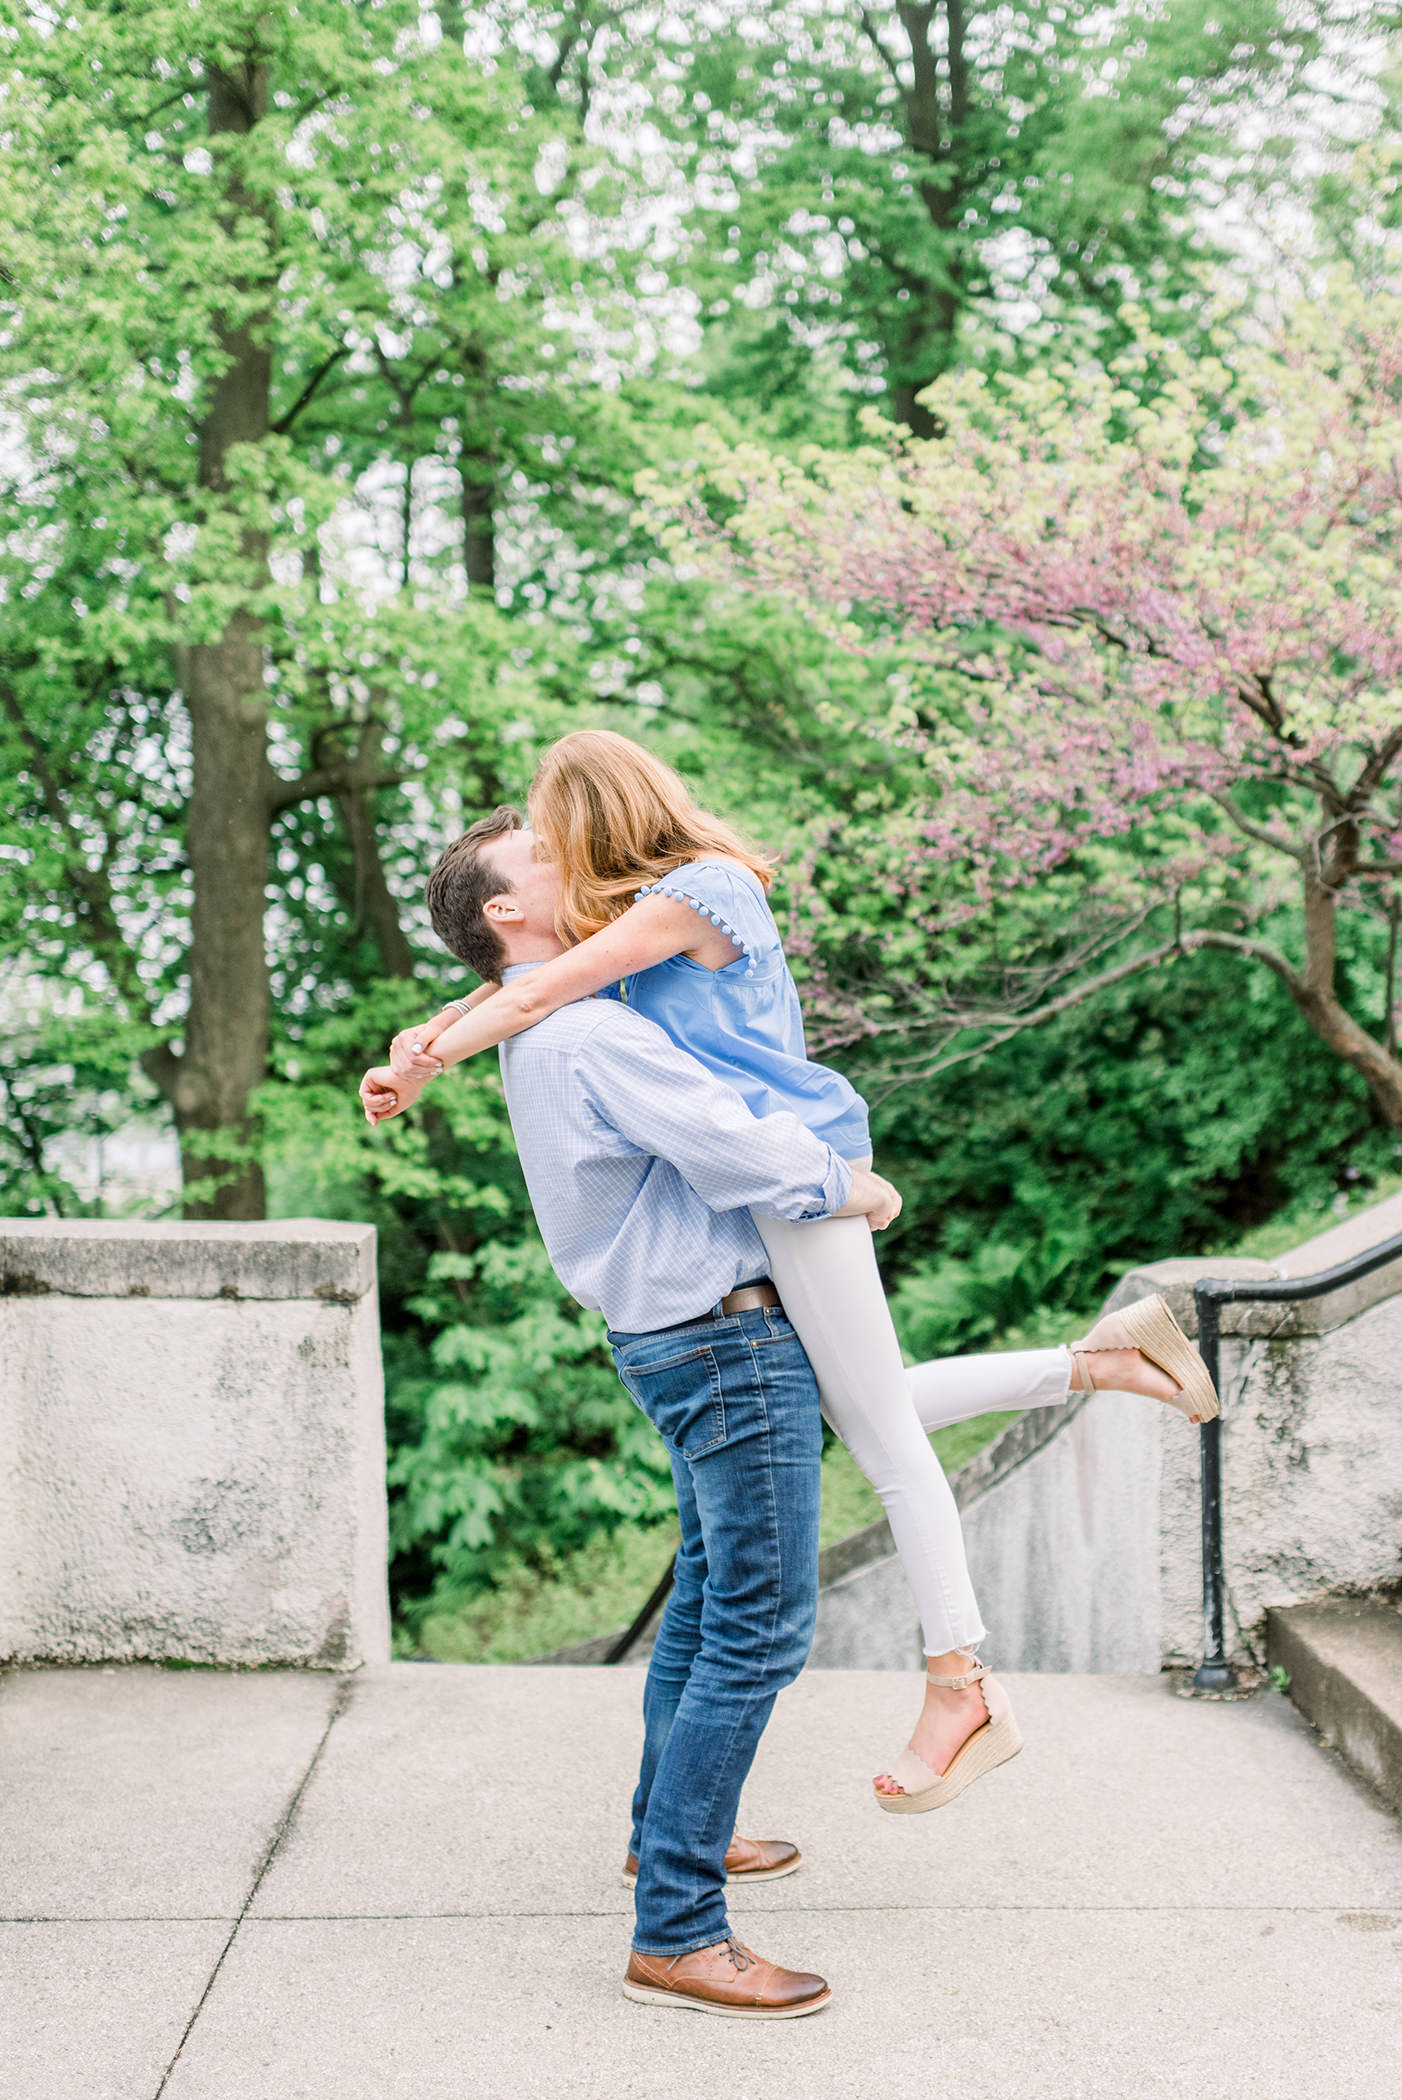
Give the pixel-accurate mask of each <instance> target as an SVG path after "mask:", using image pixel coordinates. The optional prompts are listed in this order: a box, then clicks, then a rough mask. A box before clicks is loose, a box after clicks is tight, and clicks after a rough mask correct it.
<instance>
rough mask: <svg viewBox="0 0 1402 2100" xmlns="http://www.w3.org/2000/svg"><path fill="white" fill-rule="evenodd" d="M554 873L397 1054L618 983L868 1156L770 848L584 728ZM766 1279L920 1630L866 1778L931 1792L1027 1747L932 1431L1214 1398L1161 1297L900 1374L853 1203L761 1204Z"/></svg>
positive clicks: (419, 1064) (491, 1028) (898, 1799)
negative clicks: (913, 1668)
mask: <svg viewBox="0 0 1402 2100" xmlns="http://www.w3.org/2000/svg"><path fill="white" fill-rule="evenodd" d="M530 814H531V822H532V826H533V828H534V832H535V836H536V839H537V842H538V848H539V851H540V852H541V854H542V855H543V856H544V857H545V858H547V859H549V860H551V861H553V862H554V863H555V864H556V867H557V869H558V875H559V889H560V906H559V920H558V924H559V930H560V934H561V937H562V938H563V939H564V940H566V941H567V942H570V943H572V944H573V945H572V946H571V949H570V952H569V953H568V954H567V955H563V956H561V957H559V958H558V959H557V960H556V961H554V962H549V963H546V964H544V965H543V966H542V967H541V968H539V969H536V970H533V971H532V972H531V973H530V974H529V975H528V976H526V977H522V978H520V979H516V980H513V982H512V983H511V984H510V985H508V986H505V987H503V988H497V987H490V986H484V987H482V988H481V989H480V990H479V991H478V992H476V993H474V994H473V997H472V999H471V1000H469V1001H466V1002H456V1001H455V1002H454V1004H453V1006H452V1007H450V1008H447V1009H445V1010H444V1012H442V1013H441V1014H438V1015H436V1016H435V1017H434V1019H433V1020H432V1021H430V1022H428V1023H426V1024H425V1025H424V1026H422V1027H420V1028H417V1029H410V1030H407V1031H406V1032H405V1033H404V1034H402V1035H399V1036H397V1037H396V1038H395V1042H394V1046H393V1050H392V1052H391V1063H392V1065H393V1067H394V1069H395V1070H397V1071H399V1072H401V1073H404V1074H406V1075H407V1074H410V1073H412V1074H413V1075H414V1076H415V1077H417V1078H418V1079H420V1080H422V1078H423V1077H424V1075H425V1074H428V1073H436V1072H439V1071H442V1070H444V1069H445V1068H446V1067H447V1066H448V1065H451V1064H456V1063H458V1062H459V1061H460V1060H461V1059H462V1058H464V1057H470V1056H472V1055H474V1054H475V1053H476V1052H478V1051H480V1050H486V1049H489V1048H491V1047H492V1046H493V1045H495V1044H497V1043H500V1042H503V1041H505V1039H506V1038H507V1037H508V1036H511V1035H514V1034H516V1033H517V1032H518V1031H519V1030H521V1029H523V1028H529V1027H530V1026H531V1025H532V1024H533V1023H534V1022H536V1021H538V1020H541V1019H542V1018H543V1017H544V1016H545V1015H546V1014H548V1013H553V1012H554V1011H555V1010H556V1008H557V1007H560V1006H563V1005H565V1004H567V1003H568V1002H569V1001H571V1000H574V999H579V998H583V997H586V996H588V995H590V994H592V993H596V992H600V991H603V990H604V989H605V988H607V987H610V986H613V985H615V984H617V983H619V982H620V980H621V981H623V983H624V986H625V996H626V997H627V999H628V1001H629V1002H630V1004H632V1005H633V1006H635V1007H636V1008H637V1009H638V1011H639V1012H641V1013H643V1014H645V1015H647V1016H648V1017H649V1018H650V1019H652V1020H654V1021H656V1022H657V1023H658V1024H659V1025H660V1026H661V1027H663V1028H664V1029H666V1031H667V1033H668V1034H669V1035H670V1036H671V1037H672V1038H673V1040H674V1041H675V1042H676V1043H678V1044H679V1045H680V1046H681V1047H682V1048H683V1049H685V1050H688V1051H690V1052H691V1053H692V1055H693V1056H695V1057H698V1058H699V1059H700V1060H701V1062H702V1063H703V1064H705V1065H707V1066H709V1067H710V1069H711V1070H712V1071H713V1072H715V1073H717V1074H718V1075H719V1076H720V1077H721V1078H723V1079H725V1080H726V1081H728V1082H729V1084H730V1085H732V1086H733V1087H735V1089H736V1090H737V1091H738V1092H739V1093H740V1094H741V1095H742V1096H743V1098H744V1099H745V1101H746V1102H747V1104H748V1105H749V1107H750V1108H751V1109H752V1110H753V1111H754V1112H755V1114H757V1115H764V1114H767V1113H769V1112H771V1111H773V1110H775V1109H788V1110H790V1111H791V1112H792V1113H793V1114H795V1115H796V1116H798V1117H799V1119H800V1120H801V1121H802V1122H803V1123H805V1124H806V1125H807V1127H808V1128H809V1129H811V1130H812V1131H814V1132H815V1134H816V1135H817V1136H819V1137H821V1138H823V1139H824V1140H825V1141H826V1142H827V1143H828V1144H830V1145H831V1146H832V1147H833V1148H834V1150H835V1151H837V1152H839V1153H840V1154H841V1155H842V1156H843V1157H844V1158H845V1159H848V1160H851V1161H853V1162H854V1163H859V1164H861V1165H863V1166H866V1165H869V1164H870V1154H871V1147H870V1141H869V1137H868V1128H867V1111H866V1105H865V1103H864V1102H863V1101H862V1100H861V1098H860V1096H859V1095H858V1094H857V1093H856V1092H855V1091H854V1090H853V1088H852V1087H851V1086H850V1085H849V1084H848V1082H847V1081H846V1080H845V1079H844V1078H842V1077H841V1075H840V1074H839V1073H837V1072H834V1071H831V1070H829V1069H828V1068H827V1067H826V1066H823V1065H819V1064H815V1063H814V1062H813V1061H812V1060H811V1059H810V1058H809V1057H808V1055H807V1052H806V1049H805V1047H804V1040H803V1021H802V1015H801V1013H800V1010H799V1003H798V993H797V990H796V988H795V985H794V981H793V977H792V975H791V974H790V972H789V969H788V966H787V963H786V962H785V959H784V952H783V946H782V943H781V941H780V938H779V933H778V929H777V928H776V926H775V923H774V920H773V917H772V915H771V913H770V911H769V907H768V904H767V902H766V892H767V891H768V888H769V886H770V883H771V881H772V879H773V878H772V873H771V868H770V865H769V863H768V862H767V861H766V860H765V859H764V858H763V857H762V856H761V855H760V854H758V853H756V852H755V851H754V850H753V849H752V848H751V847H749V846H748V845H746V844H745V842H744V841H743V840H742V839H741V838H740V836H739V835H738V833H736V832H735V831H733V830H732V829H731V828H730V826H729V825H727V824H725V823H723V822H721V821H720V820H719V819H718V818H716V817H713V816H711V815H709V814H707V813H706V812H705V811H703V810H700V809H698V808H697V807H696V805H695V804H694V803H693V801H692V799H691V796H690V795H689V793H688V792H687V790H686V788H685V786H684V785H683V783H682V781H681V780H680V779H679V778H678V776H677V775H676V774H675V773H674V772H673V771H672V770H671V768H670V767H668V766H666V765H664V764H662V763H661V761H660V760H658V759H656V758H654V757H653V756H652V755H651V754H650V753H649V752H647V751H645V750H643V748H642V747H641V746H640V745H638V744H635V743H633V742H632V741H631V740H630V739H629V738H627V737H623V736H618V735H616V734H614V733H613V732H612V731H609V730H580V731H577V732H575V733H574V734H573V735H571V736H567V737H564V738H562V739H561V741H560V742H559V743H557V744H555V745H554V746H553V747H552V748H551V749H550V750H549V751H548V752H547V753H546V755H545V758H544V759H543V760H542V762H541V766H540V769H539V771H538V773H537V775H536V778H535V781H534V783H533V785H532V788H531V792H530ZM755 1224H756V1226H757V1228H758V1230H759V1232H760V1234H761V1236H762V1237H763V1240H764V1244H765V1247H766V1250H767V1252H768V1255H769V1264H770V1274H771V1276H772V1278H773V1280H774V1283H775V1285H776V1286H777V1288H778V1291H779V1295H780V1298H781V1300H782V1303H783V1306H784V1309H785V1311H786V1313H787V1314H788V1317H789V1319H790V1320H791V1321H792V1323H793V1325H794V1327H795V1328H796V1329H797V1331H798V1334H799V1336H800V1338H801V1340H802V1342H803V1345H804V1347H805V1349H806V1350H807V1353H808V1356H809V1360H810V1361H811V1363H812V1365H813V1369H814V1372H815V1374H816V1377H817V1381H818V1386H819V1390H820V1392H821V1395H822V1402H823V1412H824V1415H825V1416H826V1418H827V1420H828V1421H829V1422H830V1423H831V1424H832V1427H833V1428H834V1429H835V1430H836V1432H837V1434H838V1435H839V1436H840V1437H841V1438H842V1440H843V1442H844V1443H845V1444H846V1445H847V1447H848V1449H849V1450H850V1451H851V1453H852V1456H853V1457H854V1458H855V1460H856V1461H857V1464H858V1465H859V1466H860V1467H861V1469H862V1471H863V1472H864V1473H865V1474H866V1476H867V1478H868V1479H869V1480H870V1481H871V1484H872V1486H873V1487H874V1488H875V1490H876V1492H877V1494H878V1496H879V1497H880V1499H881V1502H882V1504H883V1506H884V1508H885V1511H886V1515H887V1518H888V1520H889V1522H890V1526H891V1532H892V1536H893V1538H894V1539H895V1543H896V1548H897V1551H898V1552H899V1554H900V1557H901V1564H902V1566H903V1568H904V1570H905V1573H906V1576H907V1578H908V1580H909V1582H910V1586H911V1589H912V1591H913V1592H914V1595H915V1598H916V1602H917V1605H918V1607H919V1611H920V1617H921V1622H922V1627H923V1630H924V1645H925V1652H926V1659H927V1664H926V1687H925V1703H924V1707H923V1709H922V1712H921V1714H920V1717H919V1719H918V1720H917V1722H916V1725H915V1729H914V1732H913V1734H912V1736H911V1740H910V1744H909V1746H908V1748H907V1749H906V1750H905V1751H904V1752H903V1753H902V1754H901V1756H900V1757H898V1758H897V1759H895V1760H894V1762H893V1763H892V1765H891V1767H890V1769H889V1771H886V1772H883V1773H882V1774H881V1775H880V1776H879V1777H878V1779H877V1780H876V1781H875V1789H876V1797H877V1800H878V1801H879V1803H880V1805H881V1807H882V1808H884V1809H887V1810H889V1811H891V1812H893V1813H896V1814H913V1813H920V1812H923V1811H924V1810H927V1809H931V1808H937V1807H940V1806H942V1805H943V1804H944V1803H945V1802H946V1801H949V1800H952V1799H953V1798H954V1796H955V1795H956V1794H958V1793H959V1792H961V1791H962V1789H963V1788H964V1787H965V1786H967V1785H968V1784H969V1782H970V1781H971V1780H972V1779H975V1778H977V1777H979V1776H980V1774H981V1773H983V1772H985V1771H989V1770H991V1769H992V1768H993V1767H994V1766H995V1765H997V1764H1001V1763H1003V1762H1004V1761H1005V1760H1006V1759H1007V1758H1009V1757H1012V1756H1013V1755H1015V1753H1016V1752H1017V1750H1018V1749H1019V1748H1020V1747H1021V1737H1020V1735H1019V1734H1018V1729H1017V1723H1016V1721H1015V1719H1014V1718H1013V1714H1012V1710H1011V1707H1010V1706H1009V1703H1008V1699H1007V1695H1006V1693H1005V1692H1004V1691H1003V1690H1002V1688H1001V1687H1000V1686H999V1685H998V1683H997V1681H996V1680H995V1679H993V1678H992V1677H990V1676H989V1675H988V1674H987V1672H986V1670H985V1669H984V1667H983V1665H982V1664H980V1663H979V1662H978V1661H977V1659H976V1656H975V1653H974V1651H975V1649H976V1647H977V1645H978V1643H979V1642H980V1641H982V1640H983V1639H984V1638H985V1629H984V1627H983V1624H982V1621H981V1619H980V1617H979V1611H978V1606H977V1603H976V1602H975V1599H974V1593H973V1587H972V1584H971V1582H970V1579H969V1571H968V1566H967V1562H966V1559H965V1554H964V1543H963V1535H962V1532H961V1529H960V1524H959V1514H958V1510H957V1508H956V1506H955V1502H954V1497H953V1494H952V1493H951V1491H950V1487H949V1483H948V1481H947V1480H946V1479H945V1476H944V1472H943V1469H942V1468H941V1466H940V1463H939V1460H938V1459H937V1458H936V1457H935V1454H934V1452H933V1450H932V1449H931V1447H930V1443H929V1434H930V1432H931V1431H932V1430H935V1429H941V1428H944V1427H947V1426H948V1425H949V1424H950V1423H953V1422H959V1421H963V1420H965V1419H967V1418H968V1417H969V1416H971V1415H979V1414H985V1413H987V1412H989V1411H991V1410H993V1409H1005V1408H1007V1409H1011V1408H1018V1409H1021V1408H1031V1407H1051V1406H1056V1405H1057V1404H1059V1403H1061V1402H1063V1401H1065V1399H1066V1397H1067V1394H1068V1392H1070V1391H1075V1390H1088V1389H1090V1388H1092V1387H1100V1388H1108V1389H1112V1390H1115V1391H1119V1392H1133V1393H1143V1394H1148V1395H1150V1396H1152V1397H1153V1398H1156V1399H1159V1400H1163V1401H1166V1402H1168V1403H1169V1404H1170V1405H1173V1406H1175V1407H1177V1408H1179V1409H1180V1410H1181V1412H1183V1413H1184V1414H1186V1415H1188V1416H1189V1418H1190V1419H1191V1420H1193V1421H1197V1420H1199V1419H1200V1418H1204V1417H1206V1416H1208V1415H1211V1414H1215V1413H1216V1412H1217V1398H1216V1394H1215V1393H1214V1392H1213V1390H1212V1386H1211V1383H1210V1381H1209V1380H1208V1378H1207V1374H1206V1372H1205V1371H1204V1369H1203V1367H1202V1363H1201V1361H1200V1359H1199V1358H1198V1356H1197V1354H1196V1352H1195V1350H1194V1349H1193V1348H1192V1345H1191V1344H1190V1343H1189V1342H1188V1340H1187V1338H1186V1337H1185V1336H1184V1335H1183V1333H1182V1331H1181V1329H1180V1328H1179V1327H1178V1325H1177V1323H1176V1321H1174V1319H1173V1317H1172V1315H1171V1313H1169V1311H1168V1308H1167V1306H1166V1305H1164V1303H1163V1301H1162V1299H1159V1298H1153V1299H1145V1300H1143V1301H1141V1303H1140V1304H1139V1305H1137V1306H1132V1307H1129V1308H1128V1309H1127V1310H1126V1311H1125V1312H1122V1313H1118V1314H1114V1315H1112V1316H1110V1317H1109V1318H1108V1319H1105V1320H1102V1321H1101V1322H1100V1323H1099V1324H1098V1325H1097V1327H1096V1328H1094V1329H1093V1330H1092V1332H1091V1333H1090V1334H1089V1335H1088V1336H1087V1337H1086V1339H1085V1341H1084V1342H1082V1343H1078V1344H1076V1345H1074V1348H1073V1349H1072V1350H1067V1349H1064V1348H1058V1349H1034V1350H1022V1351H1016V1352H1008V1353H1006V1354H1002V1355H992V1356H981V1357H955V1358H948V1359H944V1360H942V1361H939V1362H934V1363H927V1364H919V1365H916V1366H915V1367H914V1368H913V1369H911V1370H907V1369H906V1368H905V1366H904V1365H903V1363H902V1361H901V1352H900V1345H899V1343H898V1342H897V1339H896V1333H895V1329H894V1327H893V1325H892V1323H891V1316H890V1312H889V1310H888V1308H887V1304H886V1298H885V1293H884V1291H883V1289H882V1285H881V1278H880V1275H879V1272H878V1270H877V1266H876V1258H875V1253H874V1250H873V1244H872V1236H871V1232H870V1230H869V1228H868V1226H867V1224H866V1222H865V1220H863V1219H830V1220H824V1221H822V1222H819V1223H816V1224H806V1225H793V1224H789V1223H787V1222H785V1221H783V1220H780V1219H774V1218H763V1217H758V1216H757V1217H756V1218H755Z"/></svg>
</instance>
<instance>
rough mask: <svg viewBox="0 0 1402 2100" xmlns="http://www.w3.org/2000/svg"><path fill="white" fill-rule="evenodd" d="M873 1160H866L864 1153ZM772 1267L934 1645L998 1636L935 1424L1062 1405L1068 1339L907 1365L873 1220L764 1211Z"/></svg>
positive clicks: (829, 1414)
mask: <svg viewBox="0 0 1402 2100" xmlns="http://www.w3.org/2000/svg"><path fill="white" fill-rule="evenodd" d="M863 1164H865V1162H863ZM755 1224H756V1226H757V1227H758V1229H759V1232H760V1236H761V1238H762V1239H763V1241H764V1244H765V1248H766V1250H767V1252H768V1255H769V1273H770V1275H771V1276H772V1277H773V1279H774V1283H775V1285H776V1286H777V1288H778V1292H779V1296H780V1298H781V1300H782V1301H783V1306H784V1310H785V1312H786V1313H787V1314H788V1316H789V1318H790V1320H791V1321H792V1322H793V1325H794V1327H795V1329H796V1330H797V1332H798V1336H799V1339H800V1341H801V1342H802V1343H803V1346H804V1348H805V1350H806V1351H807V1352H808V1360H809V1362H810V1363H811V1364H812V1366H813V1374H814V1376H815V1377H816V1379H817V1381H818V1391H819V1394H820V1395H821V1398H822V1403H823V1414H824V1416H825V1417H826V1418H827V1420H828V1421H829V1422H830V1423H831V1424H832V1427H833V1428H834V1429H835V1430H836V1432H837V1434H838V1435H839V1436H840V1437H841V1439H842V1441H843V1443H844V1444H845V1445H846V1446H847V1449H848V1450H849V1451H850V1452H851V1454H852V1456H853V1458H854V1459H855V1460H856V1461H857V1464H858V1465H859V1466H860V1467H861V1469H862V1471H863V1472H864V1473H865V1474H866V1477H867V1479H868V1480H869V1481H870V1482H871V1484H872V1486H873V1487H874V1488H875V1490H876V1492H877V1494H878V1495H879V1496H880V1498H881V1503H882V1506H883V1508H884V1509H885V1511H886V1517H887V1521H888V1522H889V1524H890V1526H891V1536H892V1537H893V1538H894V1540H895V1542H896V1551H897V1552H898V1553H899V1555H900V1560H901V1566H902V1568H903V1569H904V1571H905V1576H906V1580H907V1581H908V1582H909V1584H910V1587H911V1590H912V1592H913V1593H914V1596H915V1602H916V1607H917V1609H918V1610H919V1613H920V1622H921V1626H922V1628H923V1631H924V1640H925V1653H926V1654H927V1655H947V1654H949V1652H950V1651H951V1650H952V1649H956V1648H972V1647H974V1646H976V1645H977V1644H978V1642H979V1641H981V1640H984V1639H986V1638H987V1629H986V1628H985V1626H984V1625H983V1622H982V1620H981V1618H980V1616H979V1608H978V1604H977V1601H976V1600H975V1597H974V1590H973V1583H972V1582H971V1580H970V1578H969V1566H968V1561H967V1559H966V1557H965V1553H964V1533H963V1528H962V1526H961V1525H960V1522H959V1511H958V1508H957V1506H956V1504H955V1500H954V1495H953V1492H952V1490H951V1488H950V1485H949V1482H948V1481H947V1480H946V1478H945V1474H944V1468H943V1466H942V1465H941V1464H940V1462H939V1460H938V1459H937V1458H936V1456H935V1454H934V1452H933V1450H932V1449H931V1448H930V1442H929V1436H930V1431H931V1430H934V1429H945V1428H947V1427H948V1426H949V1424H950V1423H951V1422H964V1421H967V1420H968V1418H969V1417H970V1416H971V1415H983V1414H990V1413H992V1412H994V1411H995V1410H1001V1409H1004V1408H1029V1407H1056V1406H1059V1405H1060V1404H1061V1403H1062V1402H1063V1401H1064V1400H1065V1399H1066V1397H1067V1394H1068V1393H1069V1391H1070V1384H1071V1354H1070V1351H1069V1350H1067V1349H1015V1350H1008V1351H1006V1352H1003V1353H995V1354H990V1355H986V1356H946V1357H940V1358H937V1359H936V1360H935V1361H934V1362H932V1363H925V1364H915V1365H913V1366H911V1367H910V1368H907V1367H906V1365H905V1364H903V1363H902V1361H901V1350H900V1343H899V1342H898V1341H897V1339H896V1330H895V1327H894V1325H893V1324H892V1320H891V1312H890V1308H889V1306H888V1305H887V1303H886V1293H885V1290H884V1289H883V1287H882V1283H881V1274H880V1271H879V1270H878V1268H877V1266H876V1250H875V1247H874V1246H873V1244H872V1240H873V1235H872V1230H871V1227H870V1226H869V1225H868V1224H867V1221H866V1219H865V1218H825V1219H820V1220H818V1221H817V1222H815V1223H811V1224H807V1225H794V1224H790V1223H789V1222H788V1221H787V1220H786V1219H783V1218H762V1217H760V1216H759V1215H758V1214H756V1215H755Z"/></svg>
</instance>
